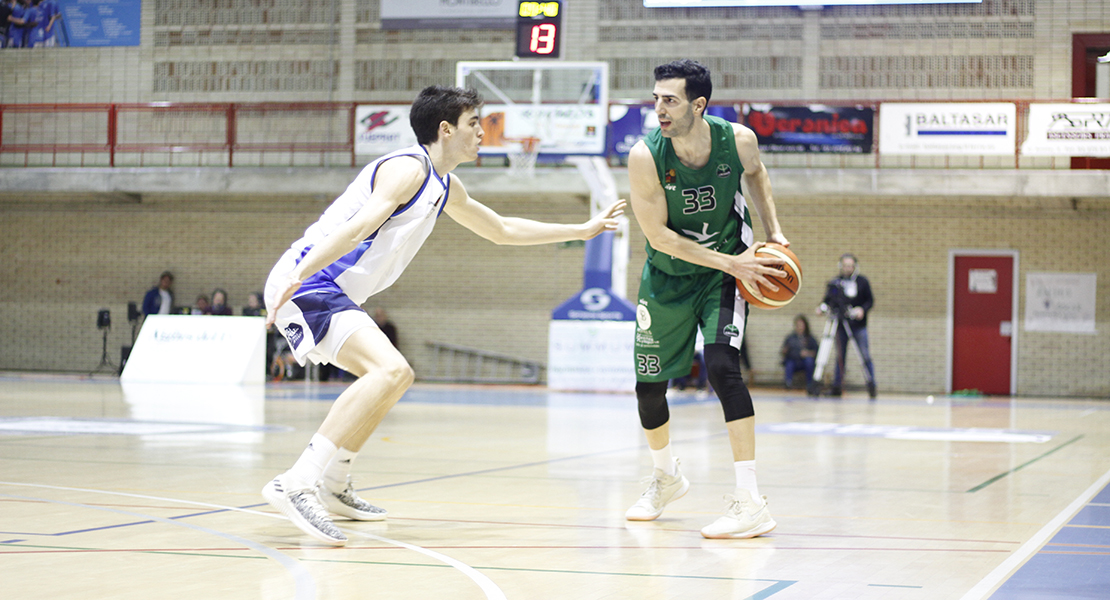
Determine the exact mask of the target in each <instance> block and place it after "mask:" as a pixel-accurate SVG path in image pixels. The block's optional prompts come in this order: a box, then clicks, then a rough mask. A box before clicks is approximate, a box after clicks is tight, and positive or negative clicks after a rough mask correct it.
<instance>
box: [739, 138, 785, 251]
mask: <svg viewBox="0 0 1110 600" xmlns="http://www.w3.org/2000/svg"><path fill="white" fill-rule="evenodd" d="M732 130H733V132H734V133H735V134H736V152H737V153H738V154H739V155H740V164H742V165H744V174H743V175H741V179H742V181H743V184H744V188H745V191H746V192H747V193H746V194H745V197H746V198H748V199H749V200H751V202H752V205H753V206H754V207H755V212H756V214H758V215H759V220H760V221H761V222H762V223H763V232H764V233H766V234H767V241H768V242H775V243H776V244H782V245H783V246H789V245H790V242H788V241H787V240H786V236H784V235H783V234H782V227H780V226H779V218H778V215H777V214H776V213H775V199H774V197H773V196H772V195H771V177H770V175H768V174H767V167H765V166H763V160H762V159H760V158H759V140H758V139H757V138H756V137H755V132H754V131H752V130H751V129H748V128H747V127H744V126H743V125H740V124H738V123H733V124H732Z"/></svg>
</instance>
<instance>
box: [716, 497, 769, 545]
mask: <svg viewBox="0 0 1110 600" xmlns="http://www.w3.org/2000/svg"><path fill="white" fill-rule="evenodd" d="M740 495H741V497H740V498H737V497H735V496H725V500H727V501H728V508H726V509H725V516H723V517H721V518H720V519H717V520H716V521H714V522H713V523H711V524H709V525H706V526H705V527H704V528H702V530H701V535H702V537H706V538H709V539H714V540H720V539H735V538H753V537H756V536H760V535H763V534H765V533H767V532H768V531H771V530H772V529H774V528H775V526H776V525H778V523H775V520H774V519H772V518H771V511H770V510H768V509H767V496H763V498H762V500H763V502H762V503H760V504H756V502H755V500H754V499H753V498H752V497H751V495H749V494H747V493H742V494H740Z"/></svg>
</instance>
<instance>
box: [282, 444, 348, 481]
mask: <svg viewBox="0 0 1110 600" xmlns="http://www.w3.org/2000/svg"><path fill="white" fill-rule="evenodd" d="M336 450H337V448H336V447H335V444H333V443H331V440H329V439H328V438H326V437H324V436H322V435H320V434H319V433H316V434H313V436H312V440H311V441H309V442H308V447H307V448H305V450H304V452H303V453H301V457H300V458H298V459H297V462H295V463H293V466H292V467H290V469H289V470H288V471H286V472H285V474H286V475H287V476H288V478H289V479H290V480H291V481H290V482H289V485H290V486H291V487H292V489H300V488H306V487H313V486H315V485H316V484H317V483H319V482H320V479H321V478H323V476H324V468H325V467H327V465H328V461H330V460H331V457H332V456H333V455H334V454H335V452H336Z"/></svg>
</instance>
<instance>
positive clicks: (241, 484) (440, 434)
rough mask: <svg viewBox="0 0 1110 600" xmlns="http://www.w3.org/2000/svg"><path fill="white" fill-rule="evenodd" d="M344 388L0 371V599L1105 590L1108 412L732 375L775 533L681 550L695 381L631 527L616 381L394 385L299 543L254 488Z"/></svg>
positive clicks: (627, 458) (713, 424)
mask: <svg viewBox="0 0 1110 600" xmlns="http://www.w3.org/2000/svg"><path fill="white" fill-rule="evenodd" d="M343 389H344V384H327V383H323V384H311V383H303V382H290V383H282V384H268V385H265V386H263V385H257V386H203V385H197V386H190V385H155V384H121V383H120V382H119V381H117V380H115V379H113V378H104V379H88V378H77V377H64V376H33V375H19V374H8V375H4V376H0V590H2V591H0V596H2V597H5V598H113V599H116V598H119V599H126V598H144V599H145V598H152V597H153V598H205V599H208V600H215V599H222V598H235V599H243V598H260V599H267V600H270V599H283V598H289V599H298V600H300V599H309V598H380V599H405V600H420V599H436V600H439V599H445V598H451V599H462V600H469V599H474V600H480V599H491V600H492V599H502V598H506V599H522V600H523V599H527V600H545V599H552V600H556V599H557V600H593V599H598V600H600V599H616V598H620V599H623V598H637V599H659V600H663V599H668V600H669V599H679V598H692V599H693V598H696V599H729V600H741V599H765V598H770V599H774V600H793V599H807V600H809V599H834V598H835V599H839V598H851V599H894V600H900V599H914V600H916V599H928V600H944V599H952V600H965V599H966V600H972V599H980V598H983V599H985V598H993V599H996V600H1017V599H1026V598H1037V599H1064V598H1108V597H1110V488H1107V484H1108V483H1110V404H1107V403H1106V402H1105V401H1104V400H1102V401H1099V400H1095V399H1091V400H1082V399H1066V400H1065V399H1054V398H1024V397H1023V398H1001V397H980V398H975V397H937V398H935V399H932V401H928V400H927V399H926V398H925V397H924V396H914V395H897V394H884V395H882V396H881V397H880V399H879V400H878V401H876V402H870V401H868V399H867V397H866V395H865V394H863V393H857V394H851V393H849V394H847V395H846V396H845V397H844V398H843V399H840V400H829V399H821V400H812V399H809V398H807V397H805V396H804V395H802V393H801V392H796V393H793V394H791V393H788V392H783V391H779V390H773V389H759V388H756V389H754V390H753V396H754V398H755V405H756V415H757V422H758V429H757V460H758V474H759V485H760V492H761V493H762V494H765V495H766V496H767V497H768V500H769V503H770V509H771V511H772V514H773V516H774V518H775V519H776V521H777V522H778V527H777V528H776V529H775V530H774V531H772V532H771V533H769V534H767V535H765V536H763V537H760V538H755V539H749V540H707V539H704V538H702V537H701V535H700V534H699V529H700V528H701V527H703V526H705V525H706V524H708V523H710V522H712V521H713V520H714V519H716V518H717V517H718V516H719V515H720V514H721V512H722V511H723V509H724V500H723V496H724V495H725V494H728V493H730V492H731V491H732V488H733V484H734V479H733V469H732V461H731V456H730V451H729V445H728V439H727V437H726V434H725V430H724V427H723V425H722V422H721V414H720V413H721V408H720V405H719V403H718V402H717V401H716V399H715V398H714V397H712V396H706V395H704V394H702V395H698V394H696V393H690V392H677V391H673V390H672V391H671V395H670V399H671V407H672V408H671V432H672V444H673V446H674V449H675V451H676V454H677V455H678V456H679V457H680V459H681V461H682V468H683V471H684V472H685V474H686V476H687V477H688V478H689V479H690V481H691V484H692V486H691V488H690V492H689V493H688V494H687V496H686V497H684V498H682V499H680V500H678V501H677V502H675V503H674V504H672V505H670V506H669V507H668V508H667V510H666V511H665V512H664V513H663V515H662V516H661V517H660V518H659V519H658V520H656V521H651V522H629V521H626V520H625V519H624V512H625V510H626V509H627V508H628V507H629V506H631V505H632V503H634V502H635V501H636V499H637V497H638V496H639V494H640V492H642V491H643V485H644V484H642V483H641V479H642V478H643V477H645V476H647V475H649V474H650V472H651V460H650V457H649V454H648V451H647V446H646V443H645V441H644V439H643V434H642V432H641V430H640V427H639V421H638V418H637V412H636V400H635V397H634V396H633V395H632V394H570V393H554V392H549V391H547V390H546V388H543V387H523V386H520V387H514V386H505V387H497V386H458V385H431V384H417V385H416V386H414V387H413V388H412V389H411V390H410V391H409V392H408V393H407V394H406V395H405V397H404V398H403V399H402V400H401V402H400V403H398V405H397V406H396V407H395V408H394V409H393V411H392V412H391V413H390V414H389V415H388V416H387V417H386V419H385V421H384V423H383V424H382V426H381V427H380V428H379V430H378V431H377V432H376V433H375V434H374V436H373V437H372V438H371V439H370V441H369V442H368V443H367V445H366V447H365V448H364V450H363V452H362V454H360V456H359V457H358V459H357V461H356V462H355V463H354V467H353V473H354V477H355V487H356V488H357V489H358V490H359V492H360V495H361V496H362V497H364V498H366V499H367V500H368V501H370V502H372V503H374V504H376V505H379V506H382V507H384V508H386V509H387V510H389V513H390V514H389V518H388V520H386V521H384V522H380V523H375V522H354V521H344V520H337V521H336V523H337V525H339V526H340V528H341V529H342V530H343V531H344V532H345V533H346V534H347V536H348V537H349V538H350V543H349V544H348V545H347V546H346V547H344V548H330V547H325V546H323V545H320V544H318V543H315V542H313V541H312V540H311V539H310V538H308V537H307V536H305V535H303V534H301V532H300V531H299V530H298V529H296V528H295V527H294V526H293V525H291V524H290V523H289V522H287V521H286V520H285V519H284V518H283V517H281V516H280V515H278V514H277V513H276V512H275V511H274V510H273V509H271V508H270V507H269V506H268V505H266V504H265V503H264V502H263V500H262V498H261V497H260V495H259V490H260V489H261V488H262V486H263V485H264V484H265V483H266V482H267V481H269V480H270V478H272V477H273V476H274V475H276V474H277V473H279V472H281V471H282V470H284V469H285V468H287V466H288V465H289V464H291V463H292V462H293V461H294V460H295V459H296V457H297V456H298V455H299V453H300V452H301V450H302V449H303V447H304V445H305V443H306V442H307V440H308V439H309V437H311V435H312V432H313V431H314V430H315V428H316V426H317V425H318V424H319V423H320V421H321V420H322V419H323V417H324V415H325V413H326V411H327V409H328V407H329V406H330V401H331V400H333V399H334V398H335V397H336V396H338V394H339V393H340V392H341V391H342V390H343Z"/></svg>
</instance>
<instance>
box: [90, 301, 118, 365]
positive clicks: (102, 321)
mask: <svg viewBox="0 0 1110 600" xmlns="http://www.w3.org/2000/svg"><path fill="white" fill-rule="evenodd" d="M96 327H97V329H99V330H100V331H101V332H103V333H104V347H103V349H102V350H101V352H100V364H99V365H98V366H97V367H96V369H94V370H93V373H99V372H100V371H101V370H102V369H104V368H105V367H107V368H108V369H109V370H111V371H115V370H116V365H115V363H113V362H112V359H110V358H108V332H109V331H111V330H112V317H111V313H109V312H108V310H107V309H102V310H101V311H100V312H98V313H97V315H96Z"/></svg>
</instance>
